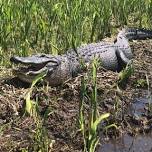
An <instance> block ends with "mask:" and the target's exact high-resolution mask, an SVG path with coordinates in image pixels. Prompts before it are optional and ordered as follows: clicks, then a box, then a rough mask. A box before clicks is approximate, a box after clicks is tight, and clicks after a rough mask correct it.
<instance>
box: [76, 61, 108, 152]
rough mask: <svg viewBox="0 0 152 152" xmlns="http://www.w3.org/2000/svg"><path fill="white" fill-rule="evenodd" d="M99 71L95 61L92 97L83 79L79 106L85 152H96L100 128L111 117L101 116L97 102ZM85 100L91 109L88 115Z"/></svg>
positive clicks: (93, 64)
mask: <svg viewBox="0 0 152 152" xmlns="http://www.w3.org/2000/svg"><path fill="white" fill-rule="evenodd" d="M97 69H98V61H97V60H94V61H93V63H92V83H93V84H92V94H91V97H90V96H89V95H88V94H87V83H86V81H87V80H86V79H85V78H84V77H82V80H81V100H80V106H79V123H80V131H81V132H82V136H83V141H84V152H94V151H95V149H96V146H97V145H98V143H99V137H98V131H97V129H98V126H99V124H100V123H101V122H102V121H104V120H105V119H106V118H108V117H109V116H110V114H109V113H105V114H102V115H100V116H99V114H98V102H97ZM85 98H87V99H88V101H89V103H88V104H89V109H88V110H87V113H85V112H84V109H85V108H84V105H85Z"/></svg>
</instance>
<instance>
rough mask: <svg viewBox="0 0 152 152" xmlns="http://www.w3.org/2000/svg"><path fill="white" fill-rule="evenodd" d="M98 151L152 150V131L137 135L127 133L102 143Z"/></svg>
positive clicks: (147, 151)
mask: <svg viewBox="0 0 152 152" xmlns="http://www.w3.org/2000/svg"><path fill="white" fill-rule="evenodd" d="M97 152H152V133H149V134H146V135H144V134H141V135H137V136H135V137H132V136H129V135H127V134H125V135H123V136H122V137H120V138H119V139H112V140H110V141H109V142H107V143H102V145H101V147H100V148H99V149H98V151H97Z"/></svg>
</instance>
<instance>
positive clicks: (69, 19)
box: [0, 0, 152, 65]
mask: <svg viewBox="0 0 152 152" xmlns="http://www.w3.org/2000/svg"><path fill="white" fill-rule="evenodd" d="M151 9H152V1H151V0H144V1H142V0H112V1H111V0H102V1H101V0H89V1H86V0H83V1H82V0H74V1H71V0H62V1H61V0H44V1H41V0H12V1H10V0H2V1H0V63H1V64H2V65H6V64H7V65H8V64H9V58H8V56H9V57H10V56H12V55H13V54H16V55H21V56H25V55H30V54H32V53H36V52H43V53H53V54H57V53H64V52H65V51H66V50H67V49H68V48H73V47H76V46H79V45H80V44H82V43H88V42H92V41H99V40H101V39H102V38H103V37H104V36H106V35H110V34H111V33H113V31H114V30H115V27H119V26H122V25H131V26H138V27H141V26H143V27H151V25H152V11H151Z"/></svg>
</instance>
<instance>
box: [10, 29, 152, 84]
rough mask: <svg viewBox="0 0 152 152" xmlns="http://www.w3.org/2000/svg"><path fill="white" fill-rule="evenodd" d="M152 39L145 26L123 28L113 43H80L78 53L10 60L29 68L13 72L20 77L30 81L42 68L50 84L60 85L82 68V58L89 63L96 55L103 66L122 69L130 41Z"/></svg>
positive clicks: (110, 68)
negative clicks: (142, 27) (141, 27)
mask: <svg viewBox="0 0 152 152" xmlns="http://www.w3.org/2000/svg"><path fill="white" fill-rule="evenodd" d="M146 38H152V31H150V30H146V29H132V28H131V29H130V28H128V29H123V30H121V31H120V32H119V33H118V36H117V38H116V40H115V42H114V43H104V42H99V43H92V44H88V45H83V46H80V47H79V48H77V49H76V52H77V53H76V52H75V51H74V50H73V49H71V50H69V51H68V52H67V53H66V54H64V55H57V56H53V55H46V54H39V55H33V56H30V57H12V58H11V59H10V60H11V62H14V63H16V64H18V63H21V64H24V65H26V67H24V68H23V67H20V68H19V69H14V71H13V72H14V74H15V75H16V76H17V77H18V78H19V79H21V80H23V81H25V82H28V83H31V82H32V81H33V79H34V78H35V76H37V75H38V74H39V73H41V72H42V71H45V72H46V73H47V75H46V77H45V78H44V80H45V81H47V82H49V84H50V85H51V86H57V85H59V84H61V83H63V82H64V81H66V80H67V79H69V78H71V77H73V76H76V75H77V74H78V73H79V72H80V71H81V66H80V60H82V61H83V62H84V63H86V64H87V63H88V64H89V63H90V62H91V61H92V60H93V59H94V58H97V59H98V60H99V61H100V62H101V65H102V66H103V67H104V68H106V69H108V70H112V71H120V70H121V69H122V67H121V65H126V64H127V63H128V62H129V60H131V59H132V57H133V55H132V51H131V48H130V46H129V40H133V39H146Z"/></svg>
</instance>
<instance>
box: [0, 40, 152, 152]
mask: <svg viewBox="0 0 152 152" xmlns="http://www.w3.org/2000/svg"><path fill="white" fill-rule="evenodd" d="M131 47H132V50H133V53H134V59H133V67H134V74H133V75H132V76H131V77H130V78H129V80H128V82H126V85H125V87H124V88H123V89H120V88H118V87H117V82H118V73H114V72H111V71H105V70H100V71H99V73H98V104H99V112H100V113H101V114H102V113H105V112H110V113H111V117H110V118H109V120H108V124H112V123H114V124H116V125H117V127H118V128H117V129H114V128H111V129H109V130H108V133H107V134H105V132H103V131H102V127H103V126H102V127H99V131H100V134H101V138H102V139H103V140H109V139H110V138H114V137H118V136H121V134H122V133H124V132H125V133H128V134H129V135H132V136H134V135H135V134H138V133H143V132H144V133H145V132H149V131H150V130H151V127H152V125H151V122H152V110H151V109H152V108H151V105H150V104H149V103H150V102H146V104H144V105H143V107H142V108H141V109H140V110H142V113H141V112H138V111H137V110H138V109H133V110H132V109H131V108H130V107H132V106H131V105H132V103H133V102H134V101H135V100H137V99H139V100H140V99H141V98H144V99H146V100H147V101H150V98H149V97H150V96H151V92H152V40H144V41H134V42H131ZM0 80H1V81H0V151H3V152H8V151H23V150H25V149H27V150H29V151H38V148H40V145H42V143H45V144H46V145H49V146H48V148H49V150H50V151H53V152H80V151H82V148H83V140H82V136H81V133H80V132H79V131H78V130H79V123H78V117H79V101H80V80H81V76H79V77H77V78H75V79H73V80H69V81H68V82H67V83H66V84H63V85H62V86H59V87H54V88H51V87H48V86H37V87H36V88H35V89H34V91H33V94H32V99H33V100H37V101H38V103H39V111H40V115H41V118H44V115H45V112H46V110H48V109H50V114H49V115H48V117H47V119H46V120H45V121H43V122H41V121H40V122H36V121H35V120H34V119H33V118H32V117H30V116H27V115H26V114H24V109H25V104H24V102H25V99H24V97H25V94H26V92H27V91H28V89H29V88H28V85H25V84H24V83H22V82H20V81H19V80H17V79H16V78H13V76H12V74H11V69H10V70H9V69H5V68H1V74H0ZM87 86H88V92H91V86H90V85H89V84H88V85H87ZM87 107H88V106H87V101H86V104H85V108H86V109H87ZM40 120H42V119H40ZM41 124H43V126H41ZM39 128H43V129H39ZM42 130H43V131H44V132H42ZM41 135H43V137H42V136H41ZM45 135H46V136H45ZM101 141H102V140H101ZM101 144H102V143H101Z"/></svg>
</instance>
